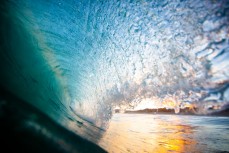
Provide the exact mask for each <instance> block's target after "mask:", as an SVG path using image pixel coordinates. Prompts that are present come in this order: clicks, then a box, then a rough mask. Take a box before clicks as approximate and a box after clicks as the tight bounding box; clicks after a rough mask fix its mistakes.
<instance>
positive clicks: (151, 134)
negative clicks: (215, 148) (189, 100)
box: [99, 114, 200, 153]
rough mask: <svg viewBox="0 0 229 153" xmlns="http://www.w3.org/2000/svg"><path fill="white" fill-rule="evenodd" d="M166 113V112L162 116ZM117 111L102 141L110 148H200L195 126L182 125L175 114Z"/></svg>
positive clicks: (115, 150) (195, 150)
mask: <svg viewBox="0 0 229 153" xmlns="http://www.w3.org/2000/svg"><path fill="white" fill-rule="evenodd" d="M135 115H136V114H135ZM162 117H163V116H162ZM166 117H167V118H169V120H170V121H172V122H167V121H166V119H165V118H160V117H158V116H157V115H156V116H154V115H148V116H146V115H140V114H138V115H137V117H134V115H132V116H131V115H124V114H118V115H117V114H116V115H115V116H114V117H113V119H112V120H111V122H110V126H109V128H108V129H107V132H106V133H105V135H104V137H103V138H102V139H101V141H100V143H99V144H100V145H101V146H102V147H104V148H105V149H106V150H107V151H108V152H115V153H117V152H157V153H166V152H187V151H188V152H200V151H199V150H198V149H197V148H196V146H195V144H196V143H197V142H196V141H195V139H193V138H191V137H190V135H192V133H193V131H194V127H190V126H187V125H182V122H181V121H180V120H179V118H177V117H176V116H175V115H173V116H169V115H167V116H166Z"/></svg>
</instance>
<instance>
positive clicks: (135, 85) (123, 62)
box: [0, 0, 229, 143]
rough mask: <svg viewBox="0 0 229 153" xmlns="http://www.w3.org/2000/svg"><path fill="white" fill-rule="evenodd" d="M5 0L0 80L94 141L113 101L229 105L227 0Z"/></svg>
mask: <svg viewBox="0 0 229 153" xmlns="http://www.w3.org/2000/svg"><path fill="white" fill-rule="evenodd" d="M0 8H1V12H0V19H1V22H0V23H1V24H0V35H1V37H0V42H1V43H0V87H1V88H4V89H5V90H7V91H9V92H10V93H12V94H13V95H16V96H17V97H19V98H20V99H22V100H23V101H26V102H27V103H28V104H30V105H32V106H34V107H36V108H37V109H39V110H40V111H41V112H42V113H44V114H46V115H47V116H49V117H50V118H52V119H53V120H54V121H55V122H57V123H58V124H59V125H61V126H63V127H65V128H67V129H69V130H70V131H73V132H74V133H75V134H77V135H80V136H82V137H84V138H86V139H88V140H90V141H93V142H95V143H97V142H98V141H99V140H100V138H101V137H102V135H103V133H104V132H103V131H104V129H106V128H107V127H108V126H109V124H110V122H109V121H110V119H111V118H112V115H113V110H114V108H116V107H121V108H122V109H124V110H125V109H130V108H134V107H136V106H137V105H138V104H139V103H141V102H142V101H144V100H145V99H153V100H155V101H156V102H157V104H158V103H160V104H163V102H166V101H167V102H168V101H169V102H171V103H173V105H172V107H173V108H174V109H175V110H176V112H179V109H180V108H181V107H184V106H186V105H191V106H193V107H196V108H198V109H197V110H198V111H197V112H196V113H197V114H209V113H212V112H214V111H215V110H216V111H218V110H221V109H224V108H227V107H228V104H229V84H228V82H229V35H228V31H229V9H228V8H229V1H228V0H217V1H214V0H193V1H188V0H163V1H161V0H156V1H148V0H141V1H138V0H129V1H118V0H109V1H99V0H88V1H84V0H49V1H47V0H39V1H33V0H21V1H17V0H3V2H1V4H0ZM209 108H211V109H209ZM212 108H214V109H212ZM197 118H198V117H197ZM215 119H218V118H215ZM165 120H166V119H165ZM181 120H184V121H186V120H188V118H187V119H181ZM201 120H202V119H201ZM191 121H192V120H191ZM220 123H221V122H220ZM185 124H186V123H185ZM187 124H189V123H188V122H187ZM193 124H194V123H193ZM81 125H82V126H81ZM217 125H218V122H217ZM219 126H220V125H219ZM101 131H102V132H101ZM94 135H96V136H94ZM199 141H202V140H199Z"/></svg>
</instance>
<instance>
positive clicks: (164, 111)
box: [115, 108, 229, 117]
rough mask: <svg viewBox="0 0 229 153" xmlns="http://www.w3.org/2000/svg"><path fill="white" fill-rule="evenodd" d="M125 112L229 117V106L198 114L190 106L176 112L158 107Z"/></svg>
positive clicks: (116, 111)
mask: <svg viewBox="0 0 229 153" xmlns="http://www.w3.org/2000/svg"><path fill="white" fill-rule="evenodd" d="M115 113H120V111H119V110H115ZM123 113H124V114H155V115H157V114H158V115H195V116H226V117H229V108H228V109H225V110H221V111H214V112H213V113H210V114H197V113H195V112H194V110H191V109H189V108H183V109H180V112H179V113H177V114H176V113H175V111H174V109H166V108H158V109H148V108H147V109H143V110H133V111H132V110H128V111H125V112H123Z"/></svg>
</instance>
